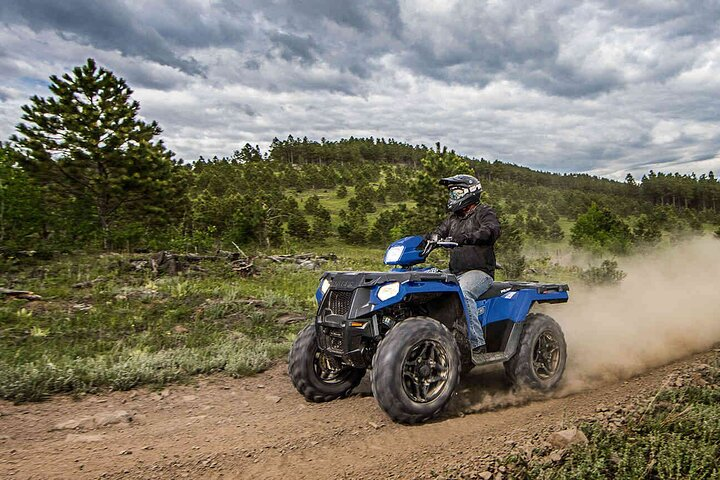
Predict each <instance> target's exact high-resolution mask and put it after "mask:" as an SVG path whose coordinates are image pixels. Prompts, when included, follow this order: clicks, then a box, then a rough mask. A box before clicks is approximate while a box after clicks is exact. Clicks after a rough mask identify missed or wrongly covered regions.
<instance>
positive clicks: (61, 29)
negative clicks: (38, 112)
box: [0, 0, 202, 75]
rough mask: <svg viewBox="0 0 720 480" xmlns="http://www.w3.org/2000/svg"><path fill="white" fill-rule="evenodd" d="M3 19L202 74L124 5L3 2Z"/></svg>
mask: <svg viewBox="0 0 720 480" xmlns="http://www.w3.org/2000/svg"><path fill="white" fill-rule="evenodd" d="M0 16H2V18H3V19H5V21H6V22H17V23H23V24H26V25H27V26H29V27H30V28H31V29H33V30H35V31H41V30H52V31H55V32H58V34H59V35H60V36H61V37H62V38H64V39H68V40H70V41H76V42H78V43H84V44H89V45H92V46H94V47H97V48H101V49H117V50H119V51H121V52H123V53H125V54H127V55H136V56H140V57H143V58H146V59H147V60H151V61H154V62H157V63H160V64H162V65H169V66H172V67H176V68H178V69H179V70H182V71H184V72H186V73H189V74H194V75H196V74H200V73H202V68H201V66H200V65H199V64H198V63H197V61H195V60H194V59H193V58H192V57H190V58H181V57H180V56H179V55H177V54H176V53H175V52H174V51H173V49H172V46H171V45H170V43H169V42H168V41H167V39H166V38H164V37H163V36H162V35H160V33H159V32H158V31H157V30H156V29H154V28H151V27H148V26H147V25H144V24H143V23H142V22H141V21H139V20H138V19H137V18H138V17H135V16H133V15H132V13H131V12H130V10H129V9H128V8H127V7H126V6H125V5H124V4H123V3H122V2H118V1H108V2H96V1H93V0H63V1H61V2H56V1H52V0H51V1H47V0H23V1H22V2H9V3H3V4H2V6H1V7H0Z"/></svg>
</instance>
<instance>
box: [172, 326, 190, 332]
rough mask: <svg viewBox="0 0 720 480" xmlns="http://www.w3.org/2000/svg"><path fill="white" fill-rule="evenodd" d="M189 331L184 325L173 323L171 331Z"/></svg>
mask: <svg viewBox="0 0 720 480" xmlns="http://www.w3.org/2000/svg"><path fill="white" fill-rule="evenodd" d="M189 331H190V330H188V329H187V327H185V326H184V325H175V326H174V327H173V332H175V333H187V332H189Z"/></svg>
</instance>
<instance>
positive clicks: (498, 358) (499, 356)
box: [472, 352, 508, 365]
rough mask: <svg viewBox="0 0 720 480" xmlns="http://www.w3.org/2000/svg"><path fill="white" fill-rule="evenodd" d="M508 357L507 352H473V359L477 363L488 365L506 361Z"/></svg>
mask: <svg viewBox="0 0 720 480" xmlns="http://www.w3.org/2000/svg"><path fill="white" fill-rule="evenodd" d="M507 359H508V356H507V354H506V353H505V352H492V353H473V354H472V360H473V363H474V364H475V365H487V364H489V363H497V362H504V361H506V360H507Z"/></svg>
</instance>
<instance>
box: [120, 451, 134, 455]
mask: <svg viewBox="0 0 720 480" xmlns="http://www.w3.org/2000/svg"><path fill="white" fill-rule="evenodd" d="M118 455H132V450H123V451H122V452H120V453H118Z"/></svg>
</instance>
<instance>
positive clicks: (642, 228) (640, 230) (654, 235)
mask: <svg viewBox="0 0 720 480" xmlns="http://www.w3.org/2000/svg"><path fill="white" fill-rule="evenodd" d="M633 234H634V235H635V241H636V242H638V243H645V244H648V245H655V244H657V243H659V242H660V239H661V238H662V232H661V231H660V227H659V225H658V222H655V221H653V219H652V218H651V217H649V216H648V215H645V214H642V215H640V217H639V218H638V221H637V224H636V225H635V229H634V230H633Z"/></svg>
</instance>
